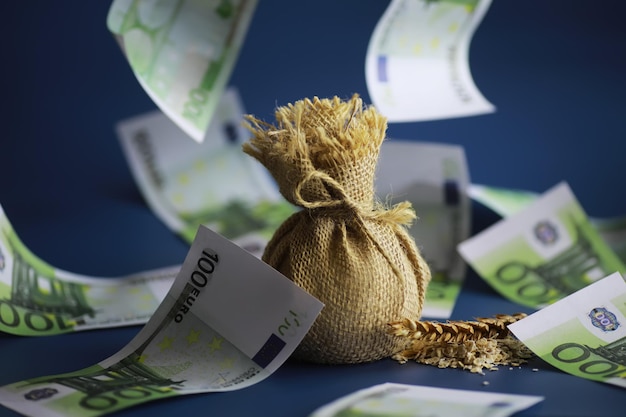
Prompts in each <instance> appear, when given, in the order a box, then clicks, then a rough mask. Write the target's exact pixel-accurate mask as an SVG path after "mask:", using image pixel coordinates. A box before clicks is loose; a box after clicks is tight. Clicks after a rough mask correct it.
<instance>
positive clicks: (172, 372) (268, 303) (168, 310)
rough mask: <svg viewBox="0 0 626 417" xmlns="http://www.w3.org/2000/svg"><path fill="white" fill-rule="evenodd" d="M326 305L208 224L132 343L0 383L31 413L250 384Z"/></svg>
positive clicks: (2, 392)
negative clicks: (71, 366) (97, 357)
mask: <svg viewBox="0 0 626 417" xmlns="http://www.w3.org/2000/svg"><path fill="white" fill-rule="evenodd" d="M242 288H246V289H247V290H246V291H242V290H241V289H242ZM322 307H323V305H322V304H321V303H320V302H319V301H318V300H317V299H315V298H314V297H312V296H311V295H309V294H308V293H306V292H305V291H304V290H302V289H301V288H299V287H298V286H296V285H295V284H294V283H293V282H292V281H290V280H289V279H287V278H285V277H284V276H282V275H281V274H279V273H278V272H276V271H275V270H274V269H272V268H270V267H269V266H268V265H266V264H265V263H263V262H262V261H261V260H259V259H257V258H256V257H254V256H252V255H250V254H249V253H247V252H246V251H244V250H242V249H241V248H239V247H238V246H236V245H234V244H233V243H231V242H230V241H228V240H227V239H225V238H223V237H221V236H220V235H218V234H216V233H214V232H212V231H211V230H209V229H207V228H204V227H200V228H199V230H198V233H197V237H196V239H195V240H194V242H193V244H192V245H191V248H190V250H189V253H188V254H187V257H186V259H185V261H184V263H183V265H182V267H181V269H180V272H179V273H178V275H177V276H176V279H175V281H174V283H173V284H172V286H171V288H170V290H169V292H168V293H167V295H166V296H165V298H164V300H163V302H162V303H161V304H160V305H159V307H158V308H157V310H156V311H155V313H154V315H153V316H152V317H151V318H150V320H149V321H148V322H147V323H146V325H145V326H144V327H143V328H142V329H141V331H140V332H139V333H138V334H137V336H136V337H135V338H134V339H132V340H131V341H130V342H129V343H128V345H126V346H125V347H124V348H122V349H121V350H120V351H119V352H117V353H115V354H114V355H112V356H111V357H109V358H107V359H105V360H104V361H102V362H100V363H98V364H96V365H94V366H91V367H88V368H85V369H81V370H78V371H74V372H69V373H65V374H59V375H49V376H42V377H39V378H33V379H29V380H26V381H21V382H16V383H13V384H9V385H5V386H3V387H0V404H2V405H4V406H5V407H7V408H10V409H13V410H15V411H17V412H19V413H22V414H25V415H28V416H31V417H38V416H41V417H44V416H45V417H60V416H72V417H93V416H99V415H103V414H107V413H111V412H114V411H117V410H120V409H124V408H127V407H131V406H134V405H138V404H141V403H145V402H147V401H153V400H159V399H165V398H170V397H175V396H180V395H185V394H194V393H203V392H216V391H228V390H235V389H240V388H245V387H248V386H250V385H252V384H255V383H257V382H259V381H262V380H263V379H265V378H267V377H268V376H269V375H271V374H272V373H273V372H274V371H275V370H276V369H278V367H279V366H280V365H281V364H282V363H283V362H284V361H285V360H286V359H287V358H288V357H289V355H290V354H291V353H292V352H293V350H294V349H295V348H296V347H297V345H298V344H299V343H300V341H301V340H302V338H303V337H304V335H305V334H306V333H307V331H308V329H309V328H310V326H311V324H313V321H314V320H315V318H316V317H317V315H318V314H319V312H320V311H321V309H322ZM25 366H27V364H26V363H25Z"/></svg>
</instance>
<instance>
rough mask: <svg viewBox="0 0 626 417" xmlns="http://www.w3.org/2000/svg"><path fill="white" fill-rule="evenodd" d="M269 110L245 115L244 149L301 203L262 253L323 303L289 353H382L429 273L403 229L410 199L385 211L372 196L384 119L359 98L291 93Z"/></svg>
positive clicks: (392, 347) (312, 357) (317, 357)
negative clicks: (262, 115)
mask: <svg viewBox="0 0 626 417" xmlns="http://www.w3.org/2000/svg"><path fill="white" fill-rule="evenodd" d="M275 117H276V125H271V124H269V123H266V122H263V121H261V120H259V119H257V118H255V117H253V116H248V121H249V123H250V125H249V128H250V130H251V131H252V133H253V137H252V139H250V141H249V142H247V143H245V144H244V151H245V152H246V153H248V154H250V155H251V156H253V157H254V158H256V159H258V160H259V161H261V163H262V164H263V165H265V166H266V167H267V169H268V170H269V171H270V172H271V174H272V176H273V177H274V178H275V179H276V182H277V183H278V186H279V189H280V192H281V194H282V195H283V196H284V197H285V199H286V200H287V201H290V202H291V203H293V204H295V205H298V206H300V207H302V208H303V210H301V211H299V212H297V213H295V214H293V215H291V217H289V218H288V219H287V220H285V222H284V223H283V224H282V225H281V226H280V227H279V228H278V230H277V231H276V232H275V233H274V235H273V236H272V239H271V240H270V241H269V243H268V244H267V246H266V248H265V251H264V253H263V260H264V261H266V262H267V263H268V264H269V265H271V266H272V267H274V268H276V269H277V270H278V271H280V272H282V273H283V274H285V275H286V276H287V277H288V278H290V279H291V280H293V281H294V282H295V283H296V284H297V285H299V286H301V287H302V288H304V289H305V290H307V291H308V292H310V293H311V294H313V295H314V296H316V297H317V298H319V299H320V300H321V301H322V302H323V303H324V304H325V305H326V307H325V308H324V311H323V312H322V313H321V315H320V317H319V318H318V320H317V321H316V322H315V323H314V324H313V327H312V329H311V331H310V332H309V334H307V336H306V337H305V339H304V340H303V342H302V344H301V345H300V346H299V347H298V350H297V351H296V352H295V354H296V355H297V356H298V357H299V358H301V359H304V360H308V361H312V362H319V363H357V362H366V361H372V360H377V359H381V358H384V357H388V356H391V355H392V354H393V353H395V352H396V351H397V350H399V349H400V346H399V345H400V344H401V341H399V340H397V338H395V337H393V336H392V335H390V334H388V333H387V328H388V326H387V323H389V322H390V321H394V320H398V319H401V318H404V317H407V318H414V319H417V318H419V316H420V314H421V312H422V306H423V302H424V295H425V293H426V287H427V285H428V283H429V281H430V276H431V274H430V269H429V267H428V264H427V263H426V261H424V259H423V258H422V256H421V255H420V252H419V250H418V249H417V247H416V244H415V241H414V240H413V238H412V237H411V236H410V235H409V234H408V232H407V228H406V226H407V225H408V224H409V223H410V222H411V221H412V220H413V219H414V218H415V212H414V211H413V209H412V208H411V204H410V203H409V202H406V201H405V202H402V203H399V204H396V205H395V206H393V207H390V208H387V207H385V206H383V205H382V204H379V203H378V202H377V199H376V197H375V194H374V175H375V170H376V164H377V162H378V155H379V151H380V146H381V143H382V142H383V140H384V138H385V133H386V128H387V123H386V120H385V118H384V117H383V116H382V115H380V114H379V113H378V112H377V111H376V109H375V108H374V107H371V106H370V107H366V106H364V104H363V101H362V100H361V99H360V98H359V97H358V95H354V96H353V97H352V98H351V99H349V100H345V101H344V100H341V99H340V98H338V97H334V98H332V99H319V98H317V97H315V98H313V99H312V100H311V99H303V100H299V101H296V102H295V103H293V104H291V103H290V104H288V105H286V106H282V107H279V108H278V109H276V112H275Z"/></svg>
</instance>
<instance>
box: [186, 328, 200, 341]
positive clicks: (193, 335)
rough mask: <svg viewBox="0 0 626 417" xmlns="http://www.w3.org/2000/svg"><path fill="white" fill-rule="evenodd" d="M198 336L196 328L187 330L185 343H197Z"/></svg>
mask: <svg viewBox="0 0 626 417" xmlns="http://www.w3.org/2000/svg"><path fill="white" fill-rule="evenodd" d="M199 337H200V332H199V331H197V330H193V329H191V330H190V331H189V334H188V335H187V344H189V345H192V344H194V343H197V342H198V339H199Z"/></svg>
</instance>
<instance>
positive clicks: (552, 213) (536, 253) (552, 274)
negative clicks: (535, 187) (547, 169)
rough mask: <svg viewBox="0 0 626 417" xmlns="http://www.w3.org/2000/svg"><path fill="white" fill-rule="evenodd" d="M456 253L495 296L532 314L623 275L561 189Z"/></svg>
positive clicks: (564, 186)
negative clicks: (615, 274)
mask: <svg viewBox="0 0 626 417" xmlns="http://www.w3.org/2000/svg"><path fill="white" fill-rule="evenodd" d="M458 250H459V252H460V253H461V255H462V256H463V257H464V258H465V260H466V261H467V262H468V263H469V264H470V265H471V266H472V267H473V268H474V270H475V271H476V272H477V273H478V274H479V275H480V276H481V277H482V278H483V279H485V280H486V281H487V282H488V283H489V284H490V285H491V286H492V287H494V288H495V289H496V290H497V291H499V292H500V293H501V294H503V295H504V296H506V297H507V298H509V299H510V300H512V301H515V302H517V303H520V304H523V305H526V306H529V307H534V308H540V307H543V306H545V305H548V304H551V303H553V302H555V301H557V300H559V299H561V298H563V297H565V296H567V295H569V294H571V293H573V292H575V291H577V290H579V289H581V288H583V287H585V286H587V285H589V284H591V283H593V282H595V281H597V280H598V279H600V278H603V277H605V276H607V275H608V274H610V273H613V272H615V271H619V272H624V271H626V268H625V267H624V264H623V263H622V262H621V261H620V259H619V258H618V257H617V255H616V254H615V253H614V252H613V251H612V250H611V248H610V247H609V246H608V245H607V244H606V242H604V240H603V239H602V238H601V237H600V236H599V234H598V232H597V230H596V229H595V228H594V227H593V226H592V224H591V223H590V222H589V219H588V218H587V215H586V214H585V212H584V211H583V209H582V208H581V206H580V204H579V203H578V201H577V200H576V197H575V196H574V194H573V193H572V191H571V189H570V188H569V186H568V185H567V184H566V183H561V184H559V185H557V186H555V187H554V188H552V189H551V190H548V191H547V192H546V193H545V194H544V195H542V196H541V197H540V198H538V199H537V200H536V201H534V202H533V203H531V204H530V205H529V206H528V207H526V208H524V209H523V210H521V211H519V212H517V213H516V214H514V215H512V216H510V217H508V218H505V219H502V220H500V221H499V222H497V223H496V224H494V225H493V226H491V227H489V228H488V229H486V230H484V231H482V232H481V233H479V234H477V235H475V236H473V237H471V238H470V239H468V240H466V241H465V242H462V243H461V244H460V245H459V246H458Z"/></svg>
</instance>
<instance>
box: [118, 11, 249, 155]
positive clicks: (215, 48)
mask: <svg viewBox="0 0 626 417" xmlns="http://www.w3.org/2000/svg"><path fill="white" fill-rule="evenodd" d="M256 4H257V0H209V1H205V0H173V1H146V0H131V1H128V0H114V1H113V3H112V4H111V8H110V10H109V13H108V16H107V26H108V28H109V30H110V31H111V32H112V33H113V34H115V37H116V39H117V40H118V42H119V44H120V47H121V49H122V51H123V52H124V54H125V55H126V58H127V59H128V62H129V64H130V66H131V68H132V70H133V72H134V74H135V76H136V77H137V80H138V81H139V83H140V84H141V86H142V87H143V88H144V90H145V91H146V93H147V94H148V95H149V96H150V97H151V98H152V100H154V102H155V103H156V104H157V105H158V106H159V108H160V109H161V110H162V111H163V113H165V114H166V115H167V116H168V117H169V118H170V119H172V120H173V121H174V122H175V123H176V124H177V125H178V126H179V127H180V128H181V129H182V130H183V131H184V132H185V133H187V134H188V135H189V136H191V137H192V138H193V139H194V140H196V141H197V142H202V141H203V140H204V138H205V133H206V129H207V126H208V125H209V122H210V120H211V118H212V116H213V112H214V111H215V107H216V105H217V103H218V101H219V98H220V96H221V95H222V91H223V90H224V87H225V85H226V83H227V82H228V79H229V78H230V75H231V73H232V69H233V67H234V65H235V61H236V59H237V55H238V54H239V49H240V48H241V45H242V43H243V40H244V37H245V34H246V32H247V30H248V26H249V25H250V21H251V19H252V15H253V13H254V9H255V8H256Z"/></svg>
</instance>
